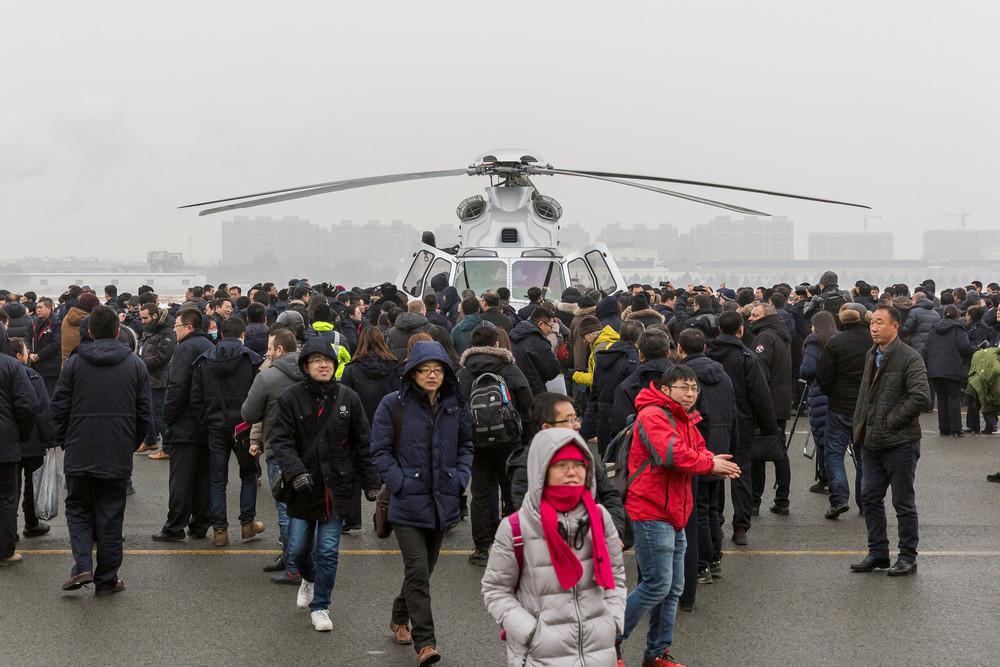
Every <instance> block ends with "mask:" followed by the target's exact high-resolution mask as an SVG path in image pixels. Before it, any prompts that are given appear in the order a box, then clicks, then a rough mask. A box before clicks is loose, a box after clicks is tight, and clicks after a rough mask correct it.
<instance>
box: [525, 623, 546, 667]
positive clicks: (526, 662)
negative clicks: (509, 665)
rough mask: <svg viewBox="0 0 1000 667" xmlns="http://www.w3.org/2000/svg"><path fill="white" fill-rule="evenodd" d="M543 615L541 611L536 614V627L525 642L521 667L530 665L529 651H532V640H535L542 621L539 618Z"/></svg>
mask: <svg viewBox="0 0 1000 667" xmlns="http://www.w3.org/2000/svg"><path fill="white" fill-rule="evenodd" d="M541 613H542V612H540V611H536V612H535V613H534V617H535V627H533V628H532V629H531V632H530V633H528V639H527V640H526V641H525V642H524V659H523V660H521V667H524V666H525V665H527V664H528V651H530V650H531V640H532V639H534V638H535V633H536V632H538V626H539V624H540V623H541V620H540V619H539V618H538V617H539V615H540V614H541Z"/></svg>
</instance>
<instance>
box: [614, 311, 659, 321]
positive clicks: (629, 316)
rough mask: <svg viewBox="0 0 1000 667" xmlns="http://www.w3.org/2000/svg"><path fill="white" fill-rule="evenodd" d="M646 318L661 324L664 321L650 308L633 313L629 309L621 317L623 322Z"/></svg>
mask: <svg viewBox="0 0 1000 667" xmlns="http://www.w3.org/2000/svg"><path fill="white" fill-rule="evenodd" d="M647 317H651V318H655V319H657V320H659V321H660V322H661V323H662V322H663V321H664V320H665V318H664V317H663V315H661V314H660V313H658V312H656V311H655V310H653V309H652V308H643V309H642V310H636V311H633V310H632V309H631V308H629V309H628V311H626V312H625V313H624V314H623V315H622V319H625V320H641V319H644V318H647Z"/></svg>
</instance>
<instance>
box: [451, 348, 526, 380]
mask: <svg viewBox="0 0 1000 667" xmlns="http://www.w3.org/2000/svg"><path fill="white" fill-rule="evenodd" d="M513 363H514V354H513V353H512V352H511V351H510V350H505V349H503V348H502V347H485V346H482V347H470V348H469V349H467V350H466V351H465V352H463V353H462V360H461V362H460V364H461V365H462V366H464V367H465V368H466V369H468V371H469V372H470V373H472V374H473V375H479V374H481V373H499V372H500V371H501V370H502V369H503V367H504V366H509V365H511V364H513Z"/></svg>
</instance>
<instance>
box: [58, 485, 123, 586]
mask: <svg viewBox="0 0 1000 667" xmlns="http://www.w3.org/2000/svg"><path fill="white" fill-rule="evenodd" d="M127 484H128V480H126V479H104V478H101V477H93V476H91V475H66V526H67V527H68V528H69V543H70V547H72V549H73V560H74V562H75V564H74V565H73V570H72V574H73V575H74V576H75V575H77V574H80V573H81V572H93V573H94V588H95V589H97V590H99V591H100V590H110V589H112V588H114V587H115V584H117V583H118V568H119V567H121V564H122V552H123V537H122V524H123V523H124V522H125V486H126V485H127ZM95 542H96V543H97V568H96V569H95V568H94V558H93V553H92V552H93V549H94V543H95Z"/></svg>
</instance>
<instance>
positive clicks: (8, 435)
mask: <svg viewBox="0 0 1000 667" xmlns="http://www.w3.org/2000/svg"><path fill="white" fill-rule="evenodd" d="M35 408H36V405H35V393H34V391H33V390H32V388H31V381H30V380H29V379H28V374H27V373H25V372H24V367H23V366H22V365H21V362H19V361H18V360H17V359H15V358H14V357H11V356H10V355H6V354H0V463H17V462H18V461H20V460H21V446H20V443H22V442H27V441H28V440H30V438H31V432H32V430H33V429H34V427H35Z"/></svg>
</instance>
